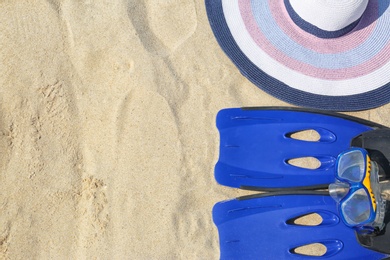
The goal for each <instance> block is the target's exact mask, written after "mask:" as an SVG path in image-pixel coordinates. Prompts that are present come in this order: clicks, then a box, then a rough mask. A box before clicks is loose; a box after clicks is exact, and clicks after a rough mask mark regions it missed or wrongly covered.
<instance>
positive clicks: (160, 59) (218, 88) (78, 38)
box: [0, 0, 390, 259]
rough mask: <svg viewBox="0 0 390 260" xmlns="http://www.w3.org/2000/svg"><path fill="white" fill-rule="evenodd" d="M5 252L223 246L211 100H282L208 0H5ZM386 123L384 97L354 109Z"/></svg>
mask: <svg viewBox="0 0 390 260" xmlns="http://www.w3.org/2000/svg"><path fill="white" fill-rule="evenodd" d="M0 10H1V15H0V46H1V48H0V57H1V60H0V62H1V64H0V190H1V193H0V212H1V214H0V259H218V257H219V244H218V233H217V229H216V227H215V226H214V225H213V223H212V219H211V209H212V206H213V205H214V204H215V203H216V202H218V201H221V200H225V199H228V198H234V197H236V196H239V195H244V194H247V192H244V191H239V190H234V189H229V188H225V187H222V186H219V185H217V184H216V182H215V180H214V177H213V167H214V164H215V162H216V161H217V158H218V145H219V144H218V142H219V139H218V131H217V129H216V127H215V116H216V113H217V112H218V111H219V110H220V109H222V108H225V107H240V106H269V105H288V104H285V103H283V102H282V101H279V100H276V99H275V98H273V97H271V96H269V95H267V94H265V93H264V92H263V91H261V90H259V89H258V88H257V87H256V86H254V85H252V84H251V83H250V82H249V81H248V80H247V79H246V78H244V77H243V76H242V75H241V74H240V73H239V72H238V70H237V69H236V67H235V66H234V65H233V64H232V63H231V62H230V60H229V59H228V58H227V57H226V56H225V54H224V53H223V52H222V50H221V49H220V48H219V46H218V44H217V42H216V40H215V38H214V36H213V34H212V32H211V29H210V27H209V24H208V20H207V16H206V11H205V7H204V2H203V1H192V0H180V1H177V0H176V1H173V0H129V1H117V0H112V1H90V0H85V1H75V0H62V1H61V0H47V1H43V0H37V1H28V2H27V3H26V2H25V1H7V0H3V1H1V2H0ZM350 114H353V115H355V116H359V117H362V118H365V119H371V120H374V121H377V122H378V123H381V124H384V125H388V126H390V119H389V118H390V117H389V115H390V106H389V105H387V106H383V107H381V108H378V109H374V110H370V111H363V112H359V113H350Z"/></svg>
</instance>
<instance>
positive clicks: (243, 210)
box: [213, 107, 390, 259]
mask: <svg viewBox="0 0 390 260" xmlns="http://www.w3.org/2000/svg"><path fill="white" fill-rule="evenodd" d="M217 127H218V129H219V132H220V157H219V161H218V163H217V164H216V166H215V178H216V180H217V182H218V183H220V184H222V185H226V186H230V187H235V188H242V189H250V190H262V191H268V192H267V193H262V194H258V195H252V196H246V197H241V198H237V199H234V200H229V201H224V202H219V203H217V204H216V205H215V206H214V208H213V220H214V223H215V224H216V226H217V227H218V232H219V240H220V250H221V259H300V258H301V259H385V258H387V257H389V256H390V227H389V226H390V225H387V226H386V228H385V229H384V231H383V232H382V233H381V234H379V235H378V236H376V237H374V236H361V235H358V234H356V233H355V231H354V230H353V229H351V228H349V227H347V226H346V225H345V224H344V223H343V222H342V221H341V219H340V216H339V214H338V212H337V207H336V202H335V201H334V200H333V199H332V198H331V197H330V196H329V193H328V192H327V191H326V190H323V189H327V187H328V185H329V184H330V183H332V182H334V181H335V168H334V164H335V162H336V158H337V156H338V155H339V154H340V153H341V152H342V151H345V150H347V149H348V148H350V147H351V145H352V146H355V145H356V146H360V147H363V148H365V149H368V150H369V151H371V152H372V153H373V156H374V157H378V159H381V160H384V161H386V160H387V159H386V153H387V152H388V151H387V149H390V148H387V146H388V143H387V144H386V145H379V146H383V150H386V151H385V152H384V153H385V155H383V153H382V152H381V151H380V150H381V149H379V151H378V150H375V149H374V148H375V147H372V146H378V143H379V144H380V143H383V142H384V141H383V139H382V138H383V136H386V135H387V139H389V140H390V132H389V129H387V128H386V127H384V126H381V125H378V124H375V123H372V122H370V121H366V120H361V119H358V118H354V117H349V116H345V115H341V114H335V113H325V112H319V111H312V110H310V111H308V110H303V109H291V108H270V107H268V108H247V109H239V108H233V109H224V110H221V111H220V112H219V113H218V116H217ZM305 130H314V131H316V132H317V133H318V134H319V136H320V137H319V140H315V141H308V140H298V139H296V138H295V137H294V134H296V133H299V132H301V131H305ZM373 131H379V132H381V131H384V132H383V133H382V132H381V133H380V134H370V133H372V132H373ZM366 135H367V137H366ZM305 157H314V158H316V159H317V160H318V161H319V162H320V164H321V165H320V166H319V167H318V168H316V169H307V168H301V167H298V166H294V165H292V164H291V163H290V161H291V160H292V159H298V158H305ZM386 162H387V166H389V165H390V164H389V163H388V161H386ZM386 162H385V163H384V165H385V167H386ZM385 170H387V169H385ZM382 171H383V169H382ZM314 213H316V214H318V215H319V216H321V218H322V222H321V224H319V225H316V226H304V225H300V224H296V222H295V220H296V219H299V218H300V217H302V216H306V215H310V214H314ZM386 221H387V223H388V222H389V221H390V219H385V222H386ZM315 243H320V244H322V245H323V246H325V247H326V253H325V254H323V255H322V256H307V255H301V254H299V253H298V252H297V250H296V249H297V248H299V247H302V246H305V245H310V244H315Z"/></svg>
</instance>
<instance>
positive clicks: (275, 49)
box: [206, 0, 390, 111]
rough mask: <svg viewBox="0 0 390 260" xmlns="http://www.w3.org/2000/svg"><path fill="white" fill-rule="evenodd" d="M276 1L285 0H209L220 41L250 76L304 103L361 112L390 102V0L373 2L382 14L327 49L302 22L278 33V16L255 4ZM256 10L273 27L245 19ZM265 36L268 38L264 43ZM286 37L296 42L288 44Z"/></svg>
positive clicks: (276, 92)
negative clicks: (309, 32) (301, 26)
mask: <svg viewBox="0 0 390 260" xmlns="http://www.w3.org/2000/svg"><path fill="white" fill-rule="evenodd" d="M272 1H274V2H272ZM276 2H283V1H282V0H265V1H257V2H256V1H252V2H251V0H226V1H224V0H206V9H207V15H208V18H209V22H210V25H211V28H212V30H213V33H214V35H215V37H216V39H217V41H218V43H219V45H220V46H221V48H222V49H223V50H224V52H225V53H226V54H227V55H228V56H229V57H230V59H231V60H232V61H233V62H234V64H235V65H236V66H237V67H238V68H239V70H240V71H241V73H242V74H243V75H244V76H245V77H247V78H248V79H249V80H250V81H251V82H253V83H254V84H255V85H256V86H258V87H259V88H261V89H263V90H264V91H265V92H267V93H269V94H271V95H273V96H275V97H277V98H279V99H281V100H283V101H286V102H288V103H291V104H294V105H298V106H304V107H311V108H318V109H324V110H337V111H355V110H365V109H370V108H374V107H378V106H381V105H384V104H386V103H388V102H390V83H389V82H390V51H389V50H390V44H389V40H390V30H389V29H388V24H385V23H386V22H387V20H386V19H389V20H390V13H389V11H388V9H389V8H388V5H389V3H388V2H389V1H383V2H381V1H378V0H374V1H371V2H375V3H374V4H376V5H377V7H378V10H377V11H376V12H374V14H375V13H376V14H377V17H376V18H373V17H372V14H371V15H370V17H369V18H367V19H365V20H364V19H363V20H362V21H361V25H360V28H359V27H358V28H357V29H356V30H354V31H352V32H351V33H350V34H349V35H347V36H344V37H340V39H332V40H328V42H329V44H328V45H329V46H328V47H329V48H328V49H326V48H325V49H324V48H322V49H321V44H322V45H325V44H324V43H325V42H321V41H317V42H316V41H315V40H313V37H311V36H312V35H310V34H308V33H307V32H303V31H299V28H298V27H297V28H294V30H296V31H297V33H296V34H294V33H292V34H291V35H288V33H286V31H285V33H284V35H282V36H281V35H277V33H279V34H281V32H282V33H283V30H282V29H279V30H277V29H278V28H272V26H275V25H278V23H277V21H276V22H275V21H271V20H270V19H272V17H271V18H270V17H269V16H266V14H264V13H261V12H262V8H261V7H259V6H253V5H256V4H257V3H259V4H257V5H263V7H264V6H265V5H268V3H271V4H270V5H273V4H275V3H276ZM385 2H386V3H385ZM245 3H247V5H246V8H247V9H248V6H249V8H253V9H255V10H250V11H251V12H252V13H251V14H249V13H245V10H244V11H243V10H242V9H245ZM374 4H372V5H374ZM242 6H244V8H243V7H242ZM240 8H241V9H240ZM275 10H276V9H275ZM255 12H257V15H258V16H259V17H260V18H263V16H264V19H266V20H265V21H264V22H263V25H266V26H269V24H271V25H270V28H260V27H261V26H262V25H259V23H256V18H253V19H252V20H253V21H254V22H253V23H252V24H248V23H247V24H245V21H244V20H245V19H248V17H243V16H244V15H248V16H249V15H252V14H253V13H255ZM281 15H283V14H278V16H281ZM380 19H382V20H381V21H379V22H378V21H377V20H380ZM369 20H370V21H371V24H368V21H369ZM373 20H374V21H373ZM258 21H259V20H258ZM228 23H229V24H228ZM365 23H366V24H365ZM383 24H385V27H384V26H382V25H383ZM254 27H256V28H254ZM383 27H384V28H383ZM248 28H249V29H248ZM254 31H255V33H254ZM259 32H260V33H259ZM256 33H257V34H256ZM261 34H262V35H261ZM267 34H268V35H267ZM297 34H300V35H298V36H297ZM291 36H294V37H295V38H296V39H294V37H291ZM261 37H263V38H264V39H265V40H264V41H267V42H266V43H264V44H262V42H261ZM297 37H301V38H300V39H298V38H297ZM302 37H307V39H308V40H307V42H305V43H302V42H303V41H304V40H302ZM310 37H311V38H310ZM283 38H285V39H286V41H288V42H289V44H290V42H292V44H294V46H292V44H290V45H291V46H288V45H287V44H286V43H285V42H283ZM259 39H260V40H259ZM272 41H273V42H272ZM278 41H279V42H280V43H279V42H278ZM322 41H326V40H324V39H323V40H322ZM328 42H326V43H328ZM316 43H318V44H317V45H316ZM310 44H311V45H310ZM374 44H375V46H374ZM334 46H336V48H334ZM337 46H340V47H337ZM289 47H290V48H291V49H290V50H289V49H288V48H289ZM267 48H268V50H267ZM297 48H299V49H298V50H297ZM332 48H333V49H332ZM332 52H333V53H332ZM275 53H276V54H275ZM302 53H303V54H302Z"/></svg>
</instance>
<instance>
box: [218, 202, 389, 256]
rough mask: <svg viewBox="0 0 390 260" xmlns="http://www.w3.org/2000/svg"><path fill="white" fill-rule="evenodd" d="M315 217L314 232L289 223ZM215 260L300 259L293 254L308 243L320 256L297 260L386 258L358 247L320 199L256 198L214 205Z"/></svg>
mask: <svg viewBox="0 0 390 260" xmlns="http://www.w3.org/2000/svg"><path fill="white" fill-rule="evenodd" d="M311 213H317V214H319V215H320V216H321V217H322V219H323V221H322V223H321V224H320V225H318V226H302V225H296V224H294V223H293V222H292V219H295V218H298V217H300V216H303V215H307V214H311ZM213 219H214V223H215V224H216V226H217V227H218V232H219V239H220V248H221V259H222V260H224V259H300V258H299V256H301V255H299V254H297V253H294V249H295V248H297V247H300V246H304V245H309V244H313V243H321V244H323V245H325V246H326V248H327V252H326V253H325V254H324V255H323V256H316V257H314V256H304V257H303V256H301V259H343V260H346V259H370V260H371V259H372V260H375V259H384V258H385V257H388V256H389V255H386V254H382V253H378V252H375V251H372V250H369V249H366V248H364V247H362V246H361V245H360V244H359V243H358V241H357V239H356V236H355V232H354V231H353V230H352V229H350V228H348V227H346V226H345V225H344V224H343V222H342V221H341V220H340V219H339V217H338V214H337V210H336V205H335V202H334V200H333V199H332V198H331V197H330V196H326V195H268V196H264V195H260V196H259V197H253V198H248V199H244V200H239V199H234V200H230V201H225V202H219V203H217V204H216V205H215V206H214V208H213Z"/></svg>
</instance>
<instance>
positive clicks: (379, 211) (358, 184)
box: [329, 148, 386, 233]
mask: <svg viewBox="0 0 390 260" xmlns="http://www.w3.org/2000/svg"><path fill="white" fill-rule="evenodd" d="M378 172H379V169H378V165H377V163H376V162H374V161H372V160H371V159H370V157H369V155H368V153H367V151H366V150H364V149H361V148H352V149H350V150H348V151H345V152H343V153H341V154H340V155H339V156H338V158H337V161H336V182H335V183H332V184H330V185H329V193H330V195H331V196H332V198H333V199H334V200H335V201H337V203H338V209H339V212H340V215H341V218H342V220H343V221H344V223H345V224H346V225H347V226H349V227H352V228H355V229H356V230H357V231H359V232H361V233H373V232H378V231H380V230H381V229H383V227H384V217H385V210H386V200H384V199H383V198H382V196H381V187H380V183H379V174H378Z"/></svg>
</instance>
